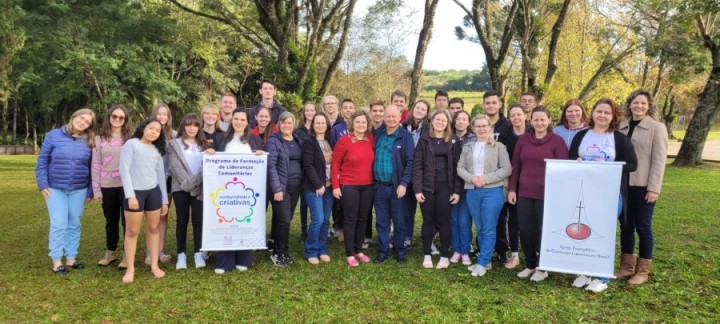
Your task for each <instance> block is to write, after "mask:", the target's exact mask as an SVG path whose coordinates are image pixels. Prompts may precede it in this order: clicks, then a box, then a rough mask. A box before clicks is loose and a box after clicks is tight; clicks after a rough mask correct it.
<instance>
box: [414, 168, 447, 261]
mask: <svg viewBox="0 0 720 324" xmlns="http://www.w3.org/2000/svg"><path fill="white" fill-rule="evenodd" d="M423 195H424V196H425V202H423V203H421V204H420V211H421V212H422V216H423V223H422V230H421V235H422V243H423V254H424V255H430V250H431V248H430V246H431V245H432V241H433V238H435V229H437V230H438V231H439V232H440V256H442V257H444V258H447V257H449V256H450V210H451V205H450V196H451V192H450V186H449V185H448V183H447V182H438V181H435V192H434V193H430V192H428V191H423Z"/></svg>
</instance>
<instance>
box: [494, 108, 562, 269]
mask: <svg viewBox="0 0 720 324" xmlns="http://www.w3.org/2000/svg"><path fill="white" fill-rule="evenodd" d="M550 122H551V121H550V113H549V112H548V110H547V108H545V107H544V106H537V107H535V108H534V109H533V110H532V115H531V121H530V124H531V125H532V128H531V130H530V132H529V133H525V134H523V135H522V136H520V138H519V139H518V141H517V144H516V145H515V152H514V153H513V159H512V175H511V176H510V188H509V192H508V202H509V203H511V204H517V209H518V224H519V225H520V243H521V244H522V247H523V252H524V254H525V266H526V268H525V269H524V270H523V271H520V273H518V277H520V278H527V277H529V276H531V275H532V277H531V278H530V280H532V281H542V280H545V279H546V278H547V276H548V274H547V272H545V271H535V268H536V267H537V266H538V263H539V256H538V255H539V253H540V237H541V231H542V221H543V203H544V198H545V159H560V160H566V159H567V158H568V148H567V146H566V145H565V143H564V142H563V140H562V138H560V136H557V135H555V134H553V132H552V131H551V130H550Z"/></svg>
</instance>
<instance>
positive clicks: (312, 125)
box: [308, 112, 332, 143]
mask: <svg viewBox="0 0 720 324" xmlns="http://www.w3.org/2000/svg"><path fill="white" fill-rule="evenodd" d="M315 118H325V123H326V124H327V129H326V130H325V141H326V142H328V143H330V142H332V140H331V138H332V131H331V127H332V125H330V117H328V116H327V115H326V114H325V113H324V112H319V113H316V114H315V116H314V117H313V119H312V122H311V123H310V129H309V130H308V131H309V134H310V136H311V137H313V138H315V137H316V136H317V133H315Z"/></svg>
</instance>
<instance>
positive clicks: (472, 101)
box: [420, 91, 483, 111]
mask: <svg viewBox="0 0 720 324" xmlns="http://www.w3.org/2000/svg"><path fill="white" fill-rule="evenodd" d="M448 94H449V95H450V99H452V98H455V97H460V98H462V100H463V101H465V110H467V111H472V109H473V107H474V106H475V105H482V102H483V99H482V96H483V92H481V91H450V92H448ZM420 98H424V99H426V100H427V101H429V102H430V104H431V105H432V106H433V107H435V92H434V91H422V92H420Z"/></svg>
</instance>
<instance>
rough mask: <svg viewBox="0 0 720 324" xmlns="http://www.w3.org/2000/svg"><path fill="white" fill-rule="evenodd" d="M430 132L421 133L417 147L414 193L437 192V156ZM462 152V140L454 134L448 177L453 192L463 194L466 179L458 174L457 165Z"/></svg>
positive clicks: (449, 152) (414, 168) (413, 178)
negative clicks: (431, 142)
mask: <svg viewBox="0 0 720 324" xmlns="http://www.w3.org/2000/svg"><path fill="white" fill-rule="evenodd" d="M430 141H431V139H430V134H429V132H424V133H422V135H420V140H419V141H418V143H417V146H416V147H415V159H414V162H413V173H412V183H413V191H415V192H414V193H416V194H418V193H422V192H431V193H434V192H435V156H433V152H432V149H431V148H430V147H431V144H430ZM460 153H462V141H460V138H458V137H457V136H456V135H454V134H453V136H452V139H451V140H450V149H449V150H448V170H447V179H448V184H449V185H450V191H452V193H455V194H458V195H462V193H463V192H465V189H464V188H463V185H464V184H465V181H463V179H461V178H460V177H459V176H458V175H457V165H458V161H459V160H460Z"/></svg>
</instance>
